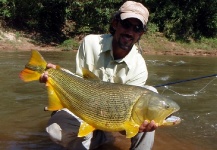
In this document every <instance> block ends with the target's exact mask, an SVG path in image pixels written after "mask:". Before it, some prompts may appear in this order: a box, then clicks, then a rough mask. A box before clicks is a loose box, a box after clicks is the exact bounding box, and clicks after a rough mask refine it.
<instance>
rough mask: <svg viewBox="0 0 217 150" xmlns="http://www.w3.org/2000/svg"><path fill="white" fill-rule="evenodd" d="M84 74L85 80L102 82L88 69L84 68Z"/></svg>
mask: <svg viewBox="0 0 217 150" xmlns="http://www.w3.org/2000/svg"><path fill="white" fill-rule="evenodd" d="M82 73H83V78H84V79H88V80H97V81H100V79H99V77H97V76H96V75H95V74H94V73H92V72H91V71H89V70H88V69H86V68H82Z"/></svg>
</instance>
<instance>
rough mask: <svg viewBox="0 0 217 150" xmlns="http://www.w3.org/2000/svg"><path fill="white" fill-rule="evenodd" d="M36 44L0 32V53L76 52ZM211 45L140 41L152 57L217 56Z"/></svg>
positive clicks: (160, 39) (146, 38) (159, 36)
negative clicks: (32, 50) (35, 51)
mask: <svg viewBox="0 0 217 150" xmlns="http://www.w3.org/2000/svg"><path fill="white" fill-rule="evenodd" d="M81 39H82V38H80V41H81ZM80 41H79V40H77V41H76V42H77V43H78V44H79V43H80ZM37 43H38V42H36V41H34V40H33V39H32V38H27V36H22V35H20V34H19V33H17V32H15V33H13V32H3V31H0V51H30V50H31V49H36V50H39V51H64V50H76V48H72V49H70V44H69V45H67V48H66V45H57V44H37ZM192 45H193V46H192ZM213 45H214V46H210V45H209V43H208V44H207V43H206V42H203V43H201V44H197V46H195V43H190V44H189V43H178V42H171V41H169V40H167V39H166V38H165V37H163V36H162V34H155V35H154V36H153V35H152V36H150V35H145V36H143V38H142V39H141V40H140V46H141V48H142V49H143V53H144V54H153V55H189V56H217V48H216V46H215V45H216V44H215V43H213ZM207 47H208V48H207Z"/></svg>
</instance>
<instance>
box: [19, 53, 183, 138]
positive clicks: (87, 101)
mask: <svg viewBox="0 0 217 150" xmlns="http://www.w3.org/2000/svg"><path fill="white" fill-rule="evenodd" d="M46 66H47V62H46V61H45V60H44V58H43V57H42V56H41V55H40V53H39V52H38V51H35V50H32V56H31V58H30V61H29V63H28V64H27V65H26V66H25V68H24V69H23V70H22V71H21V73H20V78H21V79H22V80H23V81H26V82H29V81H34V80H39V78H40V76H41V74H42V73H44V72H45V71H47V72H48V76H49V77H48V79H47V82H46V85H47V90H48V107H46V108H47V110H49V111H55V110H59V109H62V108H67V109H69V110H70V111H71V112H72V113H74V114H75V115H76V116H78V117H79V118H81V119H82V120H83V121H82V123H81V125H80V128H79V133H78V136H79V137H83V136H86V135H88V134H89V133H91V132H93V131H94V130H95V129H99V130H104V131H123V130H125V131H126V137H127V138H131V137H133V136H135V135H136V134H137V133H138V131H139V127H140V125H141V124H142V123H143V122H144V120H147V121H151V120H154V121H155V123H157V124H158V125H159V126H161V125H174V124H178V123H180V118H178V117H172V118H170V119H168V116H170V115H171V114H172V113H174V112H176V111H178V110H179V106H178V105H177V104H176V103H175V102H174V101H172V100H170V99H168V98H166V97H163V96H161V95H159V94H157V93H154V92H152V91H150V90H148V89H145V88H142V87H138V86H131V85H124V84H117V83H108V82H103V81H99V79H98V77H96V76H95V75H94V74H93V73H92V72H90V71H89V70H87V69H85V68H82V71H83V78H82V77H78V76H77V75H75V74H73V73H71V72H69V71H67V70H66V69H63V68H60V67H59V66H57V68H56V69H53V68H50V69H47V68H46ZM84 78H85V79H84Z"/></svg>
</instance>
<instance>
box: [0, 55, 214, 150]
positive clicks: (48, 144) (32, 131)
mask: <svg viewBox="0 0 217 150" xmlns="http://www.w3.org/2000/svg"><path fill="white" fill-rule="evenodd" d="M41 54H42V55H43V56H44V58H45V59H46V60H47V61H48V62H53V63H55V64H59V65H61V66H62V67H64V68H67V69H69V70H71V71H73V72H74V70H75V63H74V62H75V54H76V53H75V52H41ZM29 58H30V52H1V55H0V70H1V72H0V83H1V84H0V91H1V94H0V99H1V105H0V110H1V111H0V118H1V123H0V143H1V144H0V149H10V150H13V149H16V150H22V149H46V150H49V149H50V150H53V149H62V147H61V146H58V145H56V144H54V143H53V142H52V141H51V140H50V139H49V137H48V135H47V134H46V132H45V126H46V124H47V121H48V119H49V117H50V112H45V111H43V109H44V107H45V106H46V105H47V95H46V88H45V86H44V84H39V83H38V82H37V81H36V82H29V83H24V82H23V81H21V80H20V79H19V77H18V74H19V72H20V71H21V70H22V69H23V68H24V65H25V64H26V63H27V61H28V60H29ZM144 58H145V60H146V63H147V66H148V70H149V79H148V81H147V84H149V85H158V84H163V83H168V82H173V81H177V80H184V79H189V78H195V77H199V76H206V75H210V74H215V73H216V71H217V65H215V64H217V59H216V58H215V57H189V56H144ZM216 87H217V80H216V77H212V78H205V79H200V80H195V81H190V82H185V83H178V84H174V85H170V86H166V87H159V88H157V89H158V91H159V93H160V94H162V95H164V96H166V97H169V98H171V99H173V100H174V101H176V102H177V103H178V104H179V105H180V107H181V109H180V111H179V112H178V113H177V115H178V116H180V117H181V118H182V123H181V124H180V125H178V126H174V127H162V128H158V129H157V131H156V141H155V145H154V149H155V150H163V149H168V150H173V149H174V147H175V149H176V150H182V149H183V150H184V149H197V150H198V149H201V150H203V149H206V150H207V149H210V150H212V149H213V150H214V149H217V142H216V141H217V119H216V116H217V100H216V98H217V90H216V89H217V88H216ZM114 135H115V137H116V141H115V144H114V145H116V146H114V147H119V148H116V149H123V150H124V149H128V146H129V140H125V139H124V137H121V136H120V135H117V134H114ZM111 144H112V143H109V144H108V145H106V147H104V148H103V149H111V147H112V145H111ZM114 147H113V149H114Z"/></svg>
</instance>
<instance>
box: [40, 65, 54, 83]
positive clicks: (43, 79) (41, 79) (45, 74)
mask: <svg viewBox="0 0 217 150" xmlns="http://www.w3.org/2000/svg"><path fill="white" fill-rule="evenodd" d="M46 67H47V69H49V68H54V69H56V65H54V64H51V63H48V64H47V66H46ZM47 79H48V72H47V71H45V72H44V73H43V74H41V77H40V78H39V82H41V83H46V82H47Z"/></svg>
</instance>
